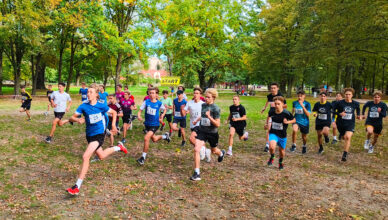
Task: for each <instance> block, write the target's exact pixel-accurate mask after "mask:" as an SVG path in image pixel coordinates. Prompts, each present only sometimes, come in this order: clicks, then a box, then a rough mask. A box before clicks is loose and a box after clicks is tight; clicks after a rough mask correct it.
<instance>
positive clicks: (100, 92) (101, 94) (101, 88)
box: [98, 85, 109, 105]
mask: <svg viewBox="0 0 388 220" xmlns="http://www.w3.org/2000/svg"><path fill="white" fill-rule="evenodd" d="M98 95H99V97H100V99H99V100H98V101H99V102H101V103H104V104H105V105H108V95H109V94H108V93H107V92H105V86H104V85H100V86H99V88H98Z"/></svg>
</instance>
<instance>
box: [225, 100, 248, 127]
mask: <svg viewBox="0 0 388 220" xmlns="http://www.w3.org/2000/svg"><path fill="white" fill-rule="evenodd" d="M229 111H230V115H231V118H230V125H232V126H233V127H245V126H247V122H246V121H245V120H244V121H232V118H242V117H243V116H244V115H246V112H245V108H244V106H242V105H239V106H235V105H231V106H230V107H229Z"/></svg>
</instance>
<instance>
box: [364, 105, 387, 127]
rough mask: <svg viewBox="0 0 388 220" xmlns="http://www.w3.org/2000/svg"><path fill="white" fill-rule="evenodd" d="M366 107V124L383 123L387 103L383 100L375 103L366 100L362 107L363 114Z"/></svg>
mask: <svg viewBox="0 0 388 220" xmlns="http://www.w3.org/2000/svg"><path fill="white" fill-rule="evenodd" d="M366 108H369V110H368V117H367V118H366V122H365V123H366V124H371V125H374V124H377V125H382V124H383V118H384V117H386V116H387V105H386V104H385V103H384V102H379V103H378V104H375V103H374V102H373V101H369V102H367V103H366V104H365V105H364V107H363V108H362V114H365V110H366ZM379 108H381V111H380V112H378V109H379Z"/></svg>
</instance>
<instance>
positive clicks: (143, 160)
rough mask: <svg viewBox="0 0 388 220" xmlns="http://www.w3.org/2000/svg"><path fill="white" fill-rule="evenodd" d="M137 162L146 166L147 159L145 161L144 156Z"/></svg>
mask: <svg viewBox="0 0 388 220" xmlns="http://www.w3.org/2000/svg"><path fill="white" fill-rule="evenodd" d="M136 161H137V163H138V164H140V165H144V162H145V159H144V157H143V156H142V157H140V158H139V159H137V160H136Z"/></svg>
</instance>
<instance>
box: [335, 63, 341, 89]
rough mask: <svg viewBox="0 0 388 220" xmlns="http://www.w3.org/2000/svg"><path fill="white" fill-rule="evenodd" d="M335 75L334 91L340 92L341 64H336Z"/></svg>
mask: <svg viewBox="0 0 388 220" xmlns="http://www.w3.org/2000/svg"><path fill="white" fill-rule="evenodd" d="M336 71H337V74H336V78H335V81H336V84H335V90H336V91H340V90H341V64H340V62H337V69H336Z"/></svg>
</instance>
